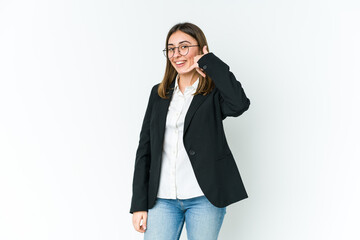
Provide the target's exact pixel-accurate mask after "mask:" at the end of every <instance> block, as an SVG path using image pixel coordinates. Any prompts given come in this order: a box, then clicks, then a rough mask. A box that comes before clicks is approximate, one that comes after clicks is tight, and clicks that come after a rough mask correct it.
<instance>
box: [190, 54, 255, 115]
mask: <svg viewBox="0 0 360 240" xmlns="http://www.w3.org/2000/svg"><path fill="white" fill-rule="evenodd" d="M197 63H198V65H199V67H200V68H202V69H203V70H204V71H205V73H206V74H207V75H209V76H210V78H211V80H212V81H213V82H214V84H215V86H216V87H217V88H218V89H219V92H220V106H221V112H222V118H223V119H225V118H226V117H227V116H232V117H238V116H240V115H241V114H242V113H243V112H245V111H246V110H247V109H248V108H249V106H250V100H249V99H248V98H247V96H246V94H245V92H244V89H243V88H242V86H241V83H240V82H239V81H238V80H236V78H235V76H234V74H233V73H232V72H231V71H230V70H229V69H230V68H229V66H228V65H227V64H226V63H224V62H223V61H222V60H221V59H219V58H218V57H217V56H215V54H214V53H212V52H209V53H207V54H205V55H204V56H202V57H201V58H200V59H199V60H198V62H197Z"/></svg>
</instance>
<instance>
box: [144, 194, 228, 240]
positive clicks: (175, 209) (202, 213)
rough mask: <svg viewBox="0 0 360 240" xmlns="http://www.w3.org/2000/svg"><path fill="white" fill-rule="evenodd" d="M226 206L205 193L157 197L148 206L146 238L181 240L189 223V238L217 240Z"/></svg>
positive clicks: (145, 239) (146, 239)
mask: <svg viewBox="0 0 360 240" xmlns="http://www.w3.org/2000/svg"><path fill="white" fill-rule="evenodd" d="M225 213H226V207H224V208H218V207H215V206H214V205H213V204H211V203H210V202H209V200H208V199H207V198H206V197H205V196H200V197H194V198H189V199H163V198H157V199H156V202H155V205H154V207H153V208H150V209H148V219H147V228H146V230H145V233H144V240H178V239H179V238H180V234H181V231H182V229H183V226H184V222H186V232H187V238H188V240H216V239H217V238H218V235H219V232H220V228H221V225H222V222H223V220H224V216H225Z"/></svg>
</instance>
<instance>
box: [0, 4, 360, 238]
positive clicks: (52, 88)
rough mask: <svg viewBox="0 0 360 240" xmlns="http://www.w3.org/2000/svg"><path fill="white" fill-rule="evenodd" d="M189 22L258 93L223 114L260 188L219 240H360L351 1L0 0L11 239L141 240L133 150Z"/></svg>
mask: <svg viewBox="0 0 360 240" xmlns="http://www.w3.org/2000/svg"><path fill="white" fill-rule="evenodd" d="M183 21H190V22H193V23H195V24H196V25H198V26H199V27H200V28H202V29H203V31H204V33H205V35H206V36H207V39H208V43H209V50H210V51H211V52H213V53H214V54H215V55H217V56H218V57H219V58H220V59H222V60H223V61H224V62H226V63H227V64H228V65H229V66H230V70H231V71H232V72H233V73H234V74H235V76H236V78H237V79H238V80H239V81H240V82H241V83H242V85H243V87H244V89H245V92H246V94H247V95H248V97H249V98H250V100H251V106H250V108H249V110H248V111H247V112H245V113H244V114H243V115H241V116H240V117H238V118H231V117H229V118H227V119H226V120H224V124H225V131H226V134H227V139H228V143H229V145H230V148H231V150H232V152H233V154H234V156H235V159H236V161H237V165H238V168H239V170H240V173H241V175H242V178H243V181H244V184H245V186H246V189H247V191H248V194H249V198H248V199H246V200H243V201H240V202H237V203H235V204H232V205H230V206H228V208H227V209H228V210H227V214H226V217H225V220H224V222H223V227H222V229H221V232H220V236H219V239H220V240H227V239H231V240H233V239H244V240H262V239H266V240H297V239H299V240H303V239H307V240H313V239H314V240H315V239H316V240H317V239H327V240H338V239H346V240H355V239H360V230H359V222H360V187H359V183H360V174H359V170H360V168H359V167H360V164H359V160H360V146H359V145H360V144H359V143H360V127H359V123H360V114H359V109H360V108H359V103H360V94H359V90H360V89H359V87H360V83H359V80H360V44H359V43H360V31H359V23H360V6H359V3H358V1H355V0H353V1H350V0H347V1H328V0H315V1H314V0H302V1H300V0H299V1H297V0H296V1H285V0H273V1H265V0H262V1H250V0H244V1H221V2H220V1H209V0H206V1H205V0H202V1H181V2H179V1H133V2H131V3H130V1H116V0H108V1H104V0H103V1H100V0H97V1H95V0H92V1H89V0H86V1H85V0H83V1H80V0H71V1H70V0H65V1H45V0H43V1H40V0H33V1H10V0H2V1H0V239H2V240H22V239H26V240H27V239H29V240H35V239H36V240H45V239H49V240H64V239H66V240H79V239H87V240H95V239H96V240H103V239H106V240H111V239H114V240H115V239H126V240H128V239H139V240H140V239H142V234H141V233H138V232H136V231H135V230H134V228H133V226H132V215H131V214H130V213H129V210H130V201H131V191H132V189H131V185H132V174H133V167H134V160H135V151H136V148H137V144H138V140H139V133H140V128H141V124H142V119H143V116H144V113H145V108H146V105H147V101H148V97H149V94H150V90H151V87H152V86H153V85H154V84H156V83H159V82H160V81H161V80H162V77H163V74H164V68H165V58H164V56H163V55H162V51H161V50H162V49H163V48H164V46H165V38H166V34H167V32H168V30H169V29H170V28H171V27H172V26H173V25H174V24H176V23H178V22H183ZM185 235H186V230H185V226H184V229H183V234H182V237H181V239H186V236H185Z"/></svg>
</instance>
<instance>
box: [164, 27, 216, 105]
mask: <svg viewBox="0 0 360 240" xmlns="http://www.w3.org/2000/svg"><path fill="white" fill-rule="evenodd" d="M176 31H181V32H183V33H186V34H188V35H190V36H191V37H193V38H195V39H196V41H197V42H198V44H199V49H200V52H201V54H203V52H202V49H203V47H204V46H205V45H206V46H207V50H208V51H209V46H208V44H207V41H206V37H205V35H204V33H203V31H202V30H201V29H200V28H199V27H198V26H196V25H195V24H192V23H189V22H184V23H178V24H176V25H175V26H173V27H172V28H171V29H170V30H169V33H168V35H167V37H166V42H165V49H167V44H168V41H169V38H170V36H171V35H172V34H173V33H174V32H176ZM176 75H177V72H176V69H175V68H174V67H173V66H172V65H171V62H170V60H169V58H166V68H165V74H164V78H163V80H162V82H161V83H160V84H159V87H158V94H159V96H160V97H161V98H164V99H168V98H169V96H167V95H166V94H167V93H168V90H169V89H170V85H171V83H172V82H173V81H174V79H175V77H176ZM214 86H215V85H214V83H213V82H212V80H211V78H210V77H209V76H208V75H206V76H205V77H203V76H199V85H198V88H197V90H196V92H195V93H194V95H197V94H203V95H206V94H208V93H210V92H211V91H212V89H213V88H214Z"/></svg>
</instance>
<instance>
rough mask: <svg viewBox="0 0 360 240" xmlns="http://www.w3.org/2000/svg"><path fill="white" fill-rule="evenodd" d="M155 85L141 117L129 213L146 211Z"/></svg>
mask: <svg viewBox="0 0 360 240" xmlns="http://www.w3.org/2000/svg"><path fill="white" fill-rule="evenodd" d="M156 86H157V85H155V86H154V87H153V88H152V89H151V93H150V97H149V101H148V105H147V108H146V112H145V116H144V119H143V123H142V127H141V131H140V139H139V145H138V148H137V151H136V157H135V166H134V176H133V185H132V199H131V207H130V213H131V214H132V213H133V212H135V211H147V210H148V207H147V201H148V199H147V198H148V185H149V168H150V161H151V154H150V117H151V109H152V106H153V103H154V96H155V94H157V87H156Z"/></svg>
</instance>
